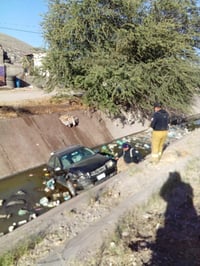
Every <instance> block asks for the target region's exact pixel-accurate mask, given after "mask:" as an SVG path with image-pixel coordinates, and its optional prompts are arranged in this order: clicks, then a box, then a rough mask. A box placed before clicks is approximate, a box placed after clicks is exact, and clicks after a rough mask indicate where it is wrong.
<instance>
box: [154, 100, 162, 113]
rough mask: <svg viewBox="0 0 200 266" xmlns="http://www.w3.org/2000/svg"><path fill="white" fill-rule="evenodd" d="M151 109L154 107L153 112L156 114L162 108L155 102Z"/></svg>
mask: <svg viewBox="0 0 200 266" xmlns="http://www.w3.org/2000/svg"><path fill="white" fill-rule="evenodd" d="M153 107H154V110H155V112H157V111H159V110H160V109H161V108H162V104H161V103H160V102H155V103H154V105H153Z"/></svg>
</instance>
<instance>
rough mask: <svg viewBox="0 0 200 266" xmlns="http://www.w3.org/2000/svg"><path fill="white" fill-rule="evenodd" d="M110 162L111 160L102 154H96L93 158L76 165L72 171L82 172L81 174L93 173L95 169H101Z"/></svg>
mask: <svg viewBox="0 0 200 266" xmlns="http://www.w3.org/2000/svg"><path fill="white" fill-rule="evenodd" d="M109 160H110V159H109V158H108V157H105V156H103V155H101V154H95V155H94V156H92V157H89V158H87V159H85V160H82V161H80V162H78V163H75V164H74V165H73V166H72V167H70V170H71V171H78V170H80V171H81V172H91V171H94V170H95V169H98V168H100V167H101V166H103V165H104V164H105V163H106V162H108V161H109Z"/></svg>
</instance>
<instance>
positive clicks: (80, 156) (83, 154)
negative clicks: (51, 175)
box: [60, 147, 95, 169]
mask: <svg viewBox="0 0 200 266" xmlns="http://www.w3.org/2000/svg"><path fill="white" fill-rule="evenodd" d="M94 154H95V152H94V151H93V150H91V149H89V148H85V147H80V148H78V149H77V150H74V151H73V152H71V153H67V154H64V155H62V157H61V158H60V160H61V162H62V165H63V169H67V168H69V167H70V166H71V165H72V164H74V163H78V162H80V161H82V160H85V159H87V158H89V157H91V156H93V155H94Z"/></svg>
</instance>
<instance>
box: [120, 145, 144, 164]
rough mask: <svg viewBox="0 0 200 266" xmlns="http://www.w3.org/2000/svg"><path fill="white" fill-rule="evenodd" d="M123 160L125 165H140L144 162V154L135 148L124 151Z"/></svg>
mask: <svg viewBox="0 0 200 266" xmlns="http://www.w3.org/2000/svg"><path fill="white" fill-rule="evenodd" d="M123 158H124V161H125V163H139V162H141V161H142V160H143V156H142V154H141V153H140V152H139V151H138V150H136V149H135V148H133V147H130V148H129V149H128V150H126V151H125V150H124V151H123Z"/></svg>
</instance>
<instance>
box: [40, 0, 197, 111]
mask: <svg viewBox="0 0 200 266" xmlns="http://www.w3.org/2000/svg"><path fill="white" fill-rule="evenodd" d="M198 25H200V19H199V8H198V6H197V4H196V1H193V0H181V1H180V0H153V1H151V0H146V1H144V0H134V1H133V0H109V1H107V0H71V1H70V0H49V11H48V13H46V15H45V16H44V20H43V29H44V36H45V39H46V41H47V43H48V45H49V48H48V54H47V57H46V62H45V67H46V69H47V70H48V72H49V74H50V76H49V87H50V88H54V86H59V87H60V88H65V90H67V89H69V88H70V89H74V90H80V89H81V90H83V91H84V99H85V101H86V102H87V103H88V104H89V105H92V106H95V107H97V108H99V109H102V110H106V111H108V112H109V113H112V114H117V113H119V112H120V111H121V110H122V109H124V110H126V111H127V110H129V111H132V112H134V114H135V115H136V116H137V115H138V114H142V115H143V116H145V115H147V114H148V113H149V110H150V109H151V108H152V103H153V102H154V101H156V100H159V101H161V102H163V103H164V105H166V106H168V107H169V108H171V109H175V110H179V111H181V110H182V111H184V110H186V108H187V106H188V105H189V104H190V101H191V99H192V96H193V95H194V93H195V92H196V91H197V88H199V85H200V77H199V76H200V75H199V56H198V53H197V50H196V49H197V48H198V47H199V44H200V32H199V27H198Z"/></svg>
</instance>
